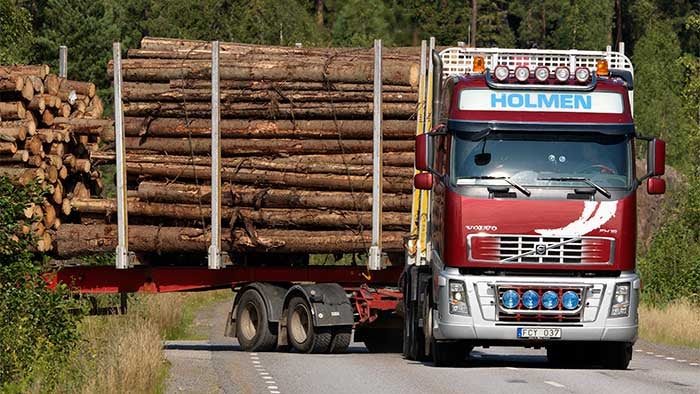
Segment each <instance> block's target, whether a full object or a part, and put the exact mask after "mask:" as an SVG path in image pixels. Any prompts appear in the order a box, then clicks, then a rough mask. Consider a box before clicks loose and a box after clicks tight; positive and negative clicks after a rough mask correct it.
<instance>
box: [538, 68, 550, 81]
mask: <svg viewBox="0 0 700 394" xmlns="http://www.w3.org/2000/svg"><path fill="white" fill-rule="evenodd" d="M535 78H537V80H538V81H540V82H544V81H546V80H547V78H549V68H547V67H537V68H536V69H535Z"/></svg>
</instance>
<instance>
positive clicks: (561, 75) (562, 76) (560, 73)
mask: <svg viewBox="0 0 700 394" xmlns="http://www.w3.org/2000/svg"><path fill="white" fill-rule="evenodd" d="M554 75H555V76H556V77H557V80H558V81H559V82H566V81H568V80H569V75H571V72H570V71H569V69H568V68H566V67H558V68H557V69H556V70H554Z"/></svg>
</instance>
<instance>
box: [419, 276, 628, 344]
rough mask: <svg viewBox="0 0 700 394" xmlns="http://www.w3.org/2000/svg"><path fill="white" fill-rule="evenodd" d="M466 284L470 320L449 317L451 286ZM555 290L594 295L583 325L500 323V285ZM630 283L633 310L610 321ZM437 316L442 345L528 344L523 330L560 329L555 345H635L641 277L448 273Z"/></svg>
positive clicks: (442, 281) (435, 328) (439, 293)
mask: <svg viewBox="0 0 700 394" xmlns="http://www.w3.org/2000/svg"><path fill="white" fill-rule="evenodd" d="M450 280H459V281H464V283H465V285H466V288H467V300H468V306H469V316H463V315H457V314H451V313H449V310H448V308H449V297H450V296H449V285H448V284H449V281H450ZM506 282H507V283H509V284H519V285H523V286H527V285H528V284H533V283H538V284H551V285H552V286H557V285H562V284H566V285H571V284H576V285H581V286H587V287H588V288H589V289H590V291H591V293H590V295H589V297H587V299H586V300H585V304H584V306H583V311H582V319H581V320H582V321H581V322H575V323H544V322H543V323H532V322H512V321H508V322H505V321H498V311H497V308H498V303H499V302H500V300H498V299H497V298H498V297H497V296H496V295H495V288H496V285H497V284H502V283H506ZM626 282H628V283H630V284H631V291H630V309H629V314H628V316H626V317H615V318H613V317H609V314H610V308H611V304H612V299H613V292H614V291H615V290H614V289H615V284H617V283H626ZM433 283H438V291H437V294H436V296H437V305H438V307H437V310H435V311H434V312H433V316H432V322H433V336H434V338H435V339H437V340H453V339H469V340H478V341H489V340H493V341H523V344H526V343H527V341H529V340H528V339H519V338H518V337H517V333H516V332H517V328H518V327H560V328H561V329H562V330H561V339H552V341H609V342H631V343H633V342H635V341H636V339H637V329H638V316H637V306H638V303H639V288H640V281H639V277H638V276H637V275H636V274H635V273H632V272H626V273H623V274H622V275H621V276H619V277H616V278H603V277H593V278H561V277H559V278H555V277H532V276H527V277H520V276H511V277H504V276H473V275H461V274H460V273H459V271H458V270H456V269H453V268H447V269H445V270H443V271H440V272H439V273H438V274H437V278H436V281H435V282H433Z"/></svg>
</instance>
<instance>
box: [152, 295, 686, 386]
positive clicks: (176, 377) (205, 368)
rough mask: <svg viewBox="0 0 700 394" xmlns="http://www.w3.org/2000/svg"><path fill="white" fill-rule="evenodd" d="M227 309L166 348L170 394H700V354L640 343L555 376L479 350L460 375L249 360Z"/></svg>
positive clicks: (261, 357)
mask: <svg viewBox="0 0 700 394" xmlns="http://www.w3.org/2000/svg"><path fill="white" fill-rule="evenodd" d="M228 308H229V305H228V304H219V305H216V306H214V307H212V308H209V309H207V310H205V311H202V312H201V313H200V315H199V316H198V317H197V319H196V324H197V325H198V326H199V328H200V329H201V332H202V333H206V334H208V335H209V338H210V339H209V340H201V341H173V342H167V343H166V344H165V353H166V357H167V358H168V360H169V361H170V363H171V364H172V367H171V376H170V378H169V380H168V384H167V389H166V390H167V392H168V393H264V394H281V393H363V392H366V393H400V394H409V393H427V392H434V393H466V392H483V393H509V394H513V393H519V392H528V393H530V392H536V393H601V394H602V393H615V394H622V393H634V394H642V393H663V392H681V393H686V392H690V393H700V351H698V350H691V349H684V348H674V347H666V346H658V345H653V344H647V343H638V344H637V346H635V353H634V357H633V359H632V363H631V364H630V368H629V369H628V370H626V371H611V370H604V369H565V368H561V369H552V368H550V367H549V366H548V365H547V363H546V361H547V359H546V357H545V352H544V350H528V349H520V348H491V349H485V350H484V349H481V348H477V349H476V350H475V351H473V352H472V354H471V357H470V359H469V360H465V362H464V364H463V365H462V366H461V367H460V368H434V367H433V366H432V365H431V364H430V363H419V362H413V361H408V360H405V359H403V358H402V357H401V355H400V354H369V353H367V350H366V349H365V347H364V346H363V345H362V344H361V343H354V344H353V345H352V346H351V347H350V351H349V353H347V354H341V355H308V354H296V353H246V352H242V351H241V350H240V348H239V347H238V344H237V342H236V341H235V340H232V339H230V338H225V337H223V327H224V322H225V316H226V312H227V310H228Z"/></svg>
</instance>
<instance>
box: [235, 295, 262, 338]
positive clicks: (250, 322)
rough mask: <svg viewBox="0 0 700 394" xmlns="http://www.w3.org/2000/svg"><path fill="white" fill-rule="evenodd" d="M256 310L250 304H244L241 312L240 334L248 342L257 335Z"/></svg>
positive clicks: (257, 318) (257, 317)
mask: <svg viewBox="0 0 700 394" xmlns="http://www.w3.org/2000/svg"><path fill="white" fill-rule="evenodd" d="M258 322H259V316H258V310H257V308H255V305H254V304H253V303H252V302H249V303H247V304H245V306H244V307H243V311H242V312H241V322H240V329H241V334H242V335H243V337H245V338H246V339H248V340H252V339H253V338H255V335H256V334H257V333H258Z"/></svg>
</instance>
